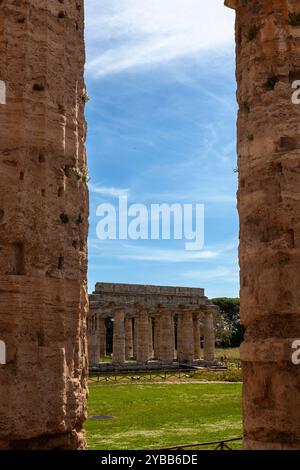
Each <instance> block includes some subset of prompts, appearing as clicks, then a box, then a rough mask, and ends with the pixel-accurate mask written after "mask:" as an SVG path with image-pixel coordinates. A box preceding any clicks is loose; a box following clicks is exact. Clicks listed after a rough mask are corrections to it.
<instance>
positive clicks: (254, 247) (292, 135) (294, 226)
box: [226, 0, 300, 450]
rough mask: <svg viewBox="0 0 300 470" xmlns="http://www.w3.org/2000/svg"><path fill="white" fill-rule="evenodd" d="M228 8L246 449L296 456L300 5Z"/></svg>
mask: <svg viewBox="0 0 300 470" xmlns="http://www.w3.org/2000/svg"><path fill="white" fill-rule="evenodd" d="M226 4H227V5H228V6H229V7H232V8H236V43H237V44H236V45H237V71H236V76H237V80H238V93H237V96H238V101H239V107H240V110H239V118H238V155H239V159H238V169H239V192H238V209H239V215H240V247H239V253H240V272H241V292H240V294H241V320H242V323H243V325H244V326H245V327H246V335H245V342H244V344H243V345H242V347H241V359H242V366H243V383H244V393H243V397H244V433H245V439H244V445H245V448H246V449H258V450H260V449H264V450H269V449H272V450H273V449H274V450H289V449H299V448H300V444H299V442H300V393H299V389H300V367H299V366H294V365H293V364H292V362H291V356H292V353H293V349H292V342H293V339H296V338H297V339H298V338H300V321H299V320H300V276H299V248H300V225H299V214H300V200H299V187H300V173H299V146H300V142H299V133H300V106H299V105H298V104H293V102H292V93H293V92H295V90H294V89H292V85H293V83H294V81H295V80H299V79H300V74H299V71H300V46H299V2H298V1H288V0H277V1H276V0H274V1H272V2H271V1H261V2H255V4H254V2H242V1H235V2H233V1H232V0H231V1H229V0H227V2H226ZM295 86H296V85H295ZM296 98H299V94H298V95H296ZM266 116H267V118H266Z"/></svg>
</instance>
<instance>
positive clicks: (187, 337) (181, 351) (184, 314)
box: [178, 308, 194, 364]
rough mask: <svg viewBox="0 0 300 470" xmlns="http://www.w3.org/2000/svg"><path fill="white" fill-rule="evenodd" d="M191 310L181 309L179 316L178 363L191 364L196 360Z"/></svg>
mask: <svg viewBox="0 0 300 470" xmlns="http://www.w3.org/2000/svg"><path fill="white" fill-rule="evenodd" d="M193 326H194V325H193V314H192V312H191V310H188V309H184V308H183V309H181V311H180V313H179V315H178V328H179V329H178V335H179V345H178V346H179V348H178V361H179V362H180V363H184V364H190V363H192V362H193V360H194V328H193Z"/></svg>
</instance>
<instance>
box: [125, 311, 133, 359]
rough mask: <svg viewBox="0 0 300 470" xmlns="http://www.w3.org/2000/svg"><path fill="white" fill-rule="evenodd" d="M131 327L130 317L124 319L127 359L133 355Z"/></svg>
mask: <svg viewBox="0 0 300 470" xmlns="http://www.w3.org/2000/svg"><path fill="white" fill-rule="evenodd" d="M132 330H133V328H132V318H131V317H129V318H126V319H125V356H126V358H127V359H131V358H132V357H133V331H132Z"/></svg>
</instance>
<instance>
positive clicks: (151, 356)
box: [149, 317, 154, 359]
mask: <svg viewBox="0 0 300 470" xmlns="http://www.w3.org/2000/svg"><path fill="white" fill-rule="evenodd" d="M153 355H154V353H153V318H152V317H150V318H149V359H153Z"/></svg>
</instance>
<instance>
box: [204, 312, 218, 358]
mask: <svg viewBox="0 0 300 470" xmlns="http://www.w3.org/2000/svg"><path fill="white" fill-rule="evenodd" d="M204 360H205V361H208V362H212V361H214V360H215V326H214V310H213V309H209V308H208V309H206V311H205V316H204Z"/></svg>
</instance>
